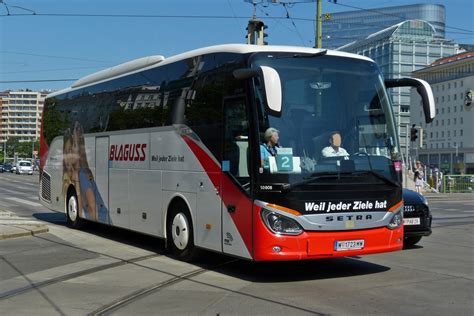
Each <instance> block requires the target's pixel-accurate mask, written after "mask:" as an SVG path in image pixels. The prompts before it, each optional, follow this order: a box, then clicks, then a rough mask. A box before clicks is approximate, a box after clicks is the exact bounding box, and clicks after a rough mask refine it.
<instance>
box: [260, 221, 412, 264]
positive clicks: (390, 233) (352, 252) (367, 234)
mask: <svg viewBox="0 0 474 316" xmlns="http://www.w3.org/2000/svg"><path fill="white" fill-rule="evenodd" d="M257 230H258V232H256V233H257V235H258V237H257V238H255V240H258V242H256V243H255V245H254V256H253V257H254V260H255V261H286V260H314V259H322V258H335V257H346V256H356V255H367V254H373V253H382V252H390V251H397V250H401V249H402V248H403V226H402V227H399V228H397V229H394V230H390V229H388V228H386V227H379V228H373V229H366V230H355V231H337V232H334V231H331V232H327V231H324V232H303V233H302V234H300V235H298V236H287V235H275V234H273V233H271V232H270V231H269V230H268V229H266V228H265V227H259V228H258V229H257ZM361 240H363V247H362V248H360V249H349V250H336V244H338V242H340V241H349V244H350V243H351V241H352V242H353V243H359V246H360V241H361ZM355 241H357V242H355ZM356 247H357V246H356Z"/></svg>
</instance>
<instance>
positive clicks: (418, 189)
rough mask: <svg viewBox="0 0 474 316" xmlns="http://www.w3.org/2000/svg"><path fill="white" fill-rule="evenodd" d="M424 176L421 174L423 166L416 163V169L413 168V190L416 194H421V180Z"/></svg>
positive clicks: (418, 162)
mask: <svg viewBox="0 0 474 316" xmlns="http://www.w3.org/2000/svg"><path fill="white" fill-rule="evenodd" d="M424 176H425V173H424V172H423V166H422V164H421V161H417V162H416V167H415V179H414V180H415V190H416V192H418V193H420V194H423V193H422V192H421V189H422V188H423V178H424Z"/></svg>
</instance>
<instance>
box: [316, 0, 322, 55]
mask: <svg viewBox="0 0 474 316" xmlns="http://www.w3.org/2000/svg"><path fill="white" fill-rule="evenodd" d="M322 15H323V0H316V32H315V33H316V38H315V39H314V47H315V48H322V46H323V45H322V39H323V17H322Z"/></svg>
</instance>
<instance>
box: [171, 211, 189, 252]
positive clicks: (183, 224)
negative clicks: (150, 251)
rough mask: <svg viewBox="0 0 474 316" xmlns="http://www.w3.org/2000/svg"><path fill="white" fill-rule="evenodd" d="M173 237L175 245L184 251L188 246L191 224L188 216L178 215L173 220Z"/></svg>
mask: <svg viewBox="0 0 474 316" xmlns="http://www.w3.org/2000/svg"><path fill="white" fill-rule="evenodd" d="M171 235H172V238H173V244H174V245H175V246H176V248H178V249H179V250H184V249H185V248H186V247H187V246H188V241H189V224H188V220H187V218H186V215H184V214H183V213H178V214H176V216H175V217H174V218H173V224H172V225H171Z"/></svg>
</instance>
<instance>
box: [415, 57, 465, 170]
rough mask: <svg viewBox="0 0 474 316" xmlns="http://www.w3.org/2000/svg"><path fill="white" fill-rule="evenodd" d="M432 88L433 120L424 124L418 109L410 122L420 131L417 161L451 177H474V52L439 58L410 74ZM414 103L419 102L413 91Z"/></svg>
mask: <svg viewBox="0 0 474 316" xmlns="http://www.w3.org/2000/svg"><path fill="white" fill-rule="evenodd" d="M413 77H415V78H420V79H423V80H426V81H427V82H428V83H429V84H430V85H431V88H432V89H433V94H434V98H435V103H436V118H435V119H434V121H433V122H431V123H430V124H425V123H424V119H423V113H422V112H421V110H417V111H411V117H410V119H411V123H413V124H416V125H417V126H419V127H421V128H422V129H423V144H422V146H421V148H418V149H417V154H418V157H419V160H421V161H422V162H423V163H425V164H426V165H428V166H431V167H432V168H438V169H440V170H442V171H443V172H445V173H450V174H465V173H467V174H474V100H473V98H474V51H471V52H464V53H461V54H457V55H454V56H450V57H446V58H441V59H438V60H436V61H434V62H433V63H431V64H430V65H429V66H427V67H425V68H423V69H420V70H417V71H415V72H413ZM411 99H412V103H413V104H417V103H419V102H420V99H419V96H418V95H416V93H414V92H412V94H411Z"/></svg>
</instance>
